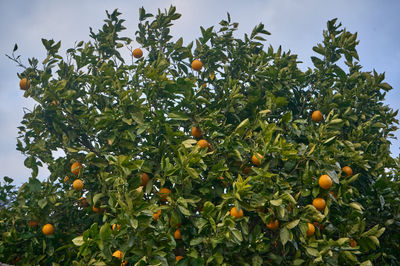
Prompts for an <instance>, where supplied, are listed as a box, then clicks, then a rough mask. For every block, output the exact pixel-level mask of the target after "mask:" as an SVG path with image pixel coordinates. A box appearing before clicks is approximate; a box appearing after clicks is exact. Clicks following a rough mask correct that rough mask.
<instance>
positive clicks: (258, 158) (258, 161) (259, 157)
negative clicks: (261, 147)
mask: <svg viewBox="0 0 400 266" xmlns="http://www.w3.org/2000/svg"><path fill="white" fill-rule="evenodd" d="M263 158H264V157H263V156H262V155H261V154H259V153H257V155H256V154H253V156H252V157H251V161H252V162H253V164H254V165H257V166H260V165H261V160H262V159H263Z"/></svg>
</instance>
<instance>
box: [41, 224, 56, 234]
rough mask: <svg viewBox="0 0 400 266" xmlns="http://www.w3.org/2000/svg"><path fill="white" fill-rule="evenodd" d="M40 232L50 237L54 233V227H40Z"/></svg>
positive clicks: (48, 225) (46, 225) (49, 225)
mask: <svg viewBox="0 0 400 266" xmlns="http://www.w3.org/2000/svg"><path fill="white" fill-rule="evenodd" d="M42 232H43V234H45V235H46V236H49V235H52V234H53V233H54V226H53V225H51V224H45V225H44V226H43V227H42Z"/></svg>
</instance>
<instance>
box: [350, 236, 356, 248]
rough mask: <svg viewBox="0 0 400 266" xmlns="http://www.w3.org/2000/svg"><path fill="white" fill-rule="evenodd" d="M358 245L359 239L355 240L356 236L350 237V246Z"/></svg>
mask: <svg viewBox="0 0 400 266" xmlns="http://www.w3.org/2000/svg"><path fill="white" fill-rule="evenodd" d="M356 246H357V241H355V240H354V238H350V247H352V248H354V247H356Z"/></svg>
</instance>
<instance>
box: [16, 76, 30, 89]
mask: <svg viewBox="0 0 400 266" xmlns="http://www.w3.org/2000/svg"><path fill="white" fill-rule="evenodd" d="M30 87H31V82H30V81H29V80H28V79H27V78H22V79H21V80H20V81H19V88H20V89H21V90H24V91H26V90H29V88H30Z"/></svg>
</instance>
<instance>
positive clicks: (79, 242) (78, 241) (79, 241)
mask: <svg viewBox="0 0 400 266" xmlns="http://www.w3.org/2000/svg"><path fill="white" fill-rule="evenodd" d="M72 243H74V245H75V246H78V247H80V246H82V245H83V244H84V243H85V241H84V240H83V236H77V237H75V238H74V239H72Z"/></svg>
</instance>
